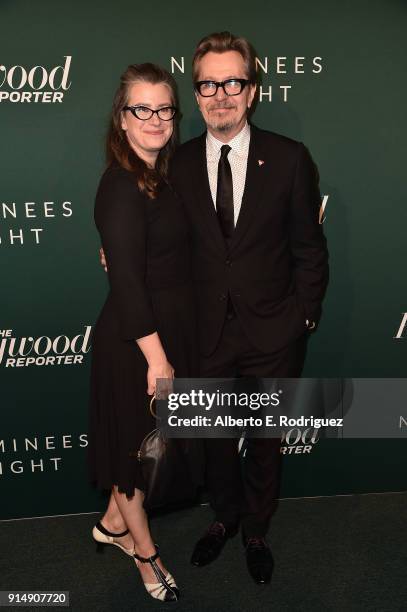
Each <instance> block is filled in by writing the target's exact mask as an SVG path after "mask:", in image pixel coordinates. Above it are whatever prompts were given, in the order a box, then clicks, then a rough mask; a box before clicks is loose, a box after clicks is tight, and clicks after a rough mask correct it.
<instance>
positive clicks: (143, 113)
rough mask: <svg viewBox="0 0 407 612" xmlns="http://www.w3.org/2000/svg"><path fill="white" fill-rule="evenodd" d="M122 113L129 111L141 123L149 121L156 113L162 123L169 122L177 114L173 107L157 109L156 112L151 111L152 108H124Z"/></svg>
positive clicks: (138, 106)
mask: <svg viewBox="0 0 407 612" xmlns="http://www.w3.org/2000/svg"><path fill="white" fill-rule="evenodd" d="M123 110H124V111H130V112H131V114H132V115H134V116H135V117H136V118H137V119H140V120H141V121H147V120H148V119H151V117H152V116H153V115H154V114H155V113H157V116H158V117H159V118H160V119H162V121H171V119H174V117H175V115H176V114H177V110H178V109H177V108H176V107H175V106H163V107H162V108H157V110H153V109H152V108H148V106H140V105H136V106H124V107H123Z"/></svg>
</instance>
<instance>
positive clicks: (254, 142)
mask: <svg viewBox="0 0 407 612" xmlns="http://www.w3.org/2000/svg"><path fill="white" fill-rule="evenodd" d="M250 129H251V135H250V145H249V155H248V159H247V170H246V181H245V188H244V192H243V198H242V205H241V208H240V213H239V217H238V219H237V223H236V228H235V231H234V233H233V238H232V242H231V245H230V250H233V249H234V248H235V247H236V246H237V244H238V243H239V242H240V240H241V239H242V237H243V236H244V234H245V233H246V231H247V229H248V227H249V225H250V223H251V221H252V220H253V218H254V217H255V215H256V211H257V208H258V206H259V203H260V195H261V192H262V189H263V187H264V182H265V178H266V175H267V174H268V173H269V171H270V168H267V164H266V163H264V162H265V160H266V152H265V151H263V150H262V147H261V145H260V142H259V135H258V131H257V128H256V127H255V126H253V125H252V126H251V128H250ZM262 162H263V163H262Z"/></svg>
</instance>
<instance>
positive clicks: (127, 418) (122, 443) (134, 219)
mask: <svg viewBox="0 0 407 612" xmlns="http://www.w3.org/2000/svg"><path fill="white" fill-rule="evenodd" d="M95 221H96V226H97V228H98V230H99V233H100V236H101V241H102V246H103V249H104V252H105V255H106V260H107V265H108V277H109V284H110V293H109V295H108V297H107V300H106V302H105V304H104V306H103V309H102V312H101V313H100V316H99V319H98V321H97V323H96V326H95V329H94V334H93V342H92V374H91V405H90V426H89V453H88V458H89V466H90V476H91V480H92V481H93V482H94V483H95V484H96V485H97V486H98V488H102V489H111V487H112V486H113V485H117V486H118V489H119V491H120V492H123V493H126V494H127V495H128V496H129V497H130V496H132V495H133V494H134V488H137V489H142V488H143V481H142V478H141V473H140V468H139V464H138V461H137V457H135V456H134V455H133V456H131V455H130V453H132V454H134V451H135V450H137V449H138V448H139V447H140V444H141V442H142V440H143V438H144V437H145V436H146V434H147V433H149V432H150V431H151V430H152V429H154V427H155V422H154V420H153V418H152V417H151V415H150V412H149V396H147V362H146V359H145V357H144V355H143V353H142V352H141V350H140V349H139V347H138V345H137V343H136V341H135V339H136V338H141V337H143V336H147V335H149V334H152V333H153V332H155V331H157V332H158V334H159V336H160V339H161V342H162V345H163V347H164V350H165V353H166V355H167V359H168V361H169V362H170V363H171V365H172V366H173V367H174V370H175V376H176V377H185V378H187V377H190V376H193V375H194V374H196V371H195V363H196V340H195V332H196V329H195V317H194V313H195V305H194V298H193V292H192V284H191V274H190V254H189V245H188V230H187V223H186V219H185V217H184V213H183V209H182V206H181V204H180V202H179V201H178V200H177V198H176V196H175V195H174V194H173V192H172V191H171V189H170V188H169V187H168V186H167V185H165V184H163V185H162V188H161V190H160V191H159V193H158V196H157V197H156V199H150V198H148V197H147V196H145V195H143V194H142V193H141V192H140V191H139V190H138V188H137V183H136V181H135V178H134V176H133V175H132V174H131V173H130V172H128V171H127V170H124V169H123V168H120V167H112V168H109V169H108V170H106V172H105V173H104V175H103V177H102V179H101V182H100V185H99V189H98V192H97V196H96V204H95Z"/></svg>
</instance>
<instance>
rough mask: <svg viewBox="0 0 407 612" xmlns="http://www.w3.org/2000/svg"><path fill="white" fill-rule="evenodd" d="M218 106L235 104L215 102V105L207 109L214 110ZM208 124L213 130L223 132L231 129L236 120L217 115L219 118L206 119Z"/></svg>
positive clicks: (226, 106) (223, 106)
mask: <svg viewBox="0 0 407 612" xmlns="http://www.w3.org/2000/svg"><path fill="white" fill-rule="evenodd" d="M218 108H231V109H233V108H235V106H233V105H231V106H229V105H227V104H222V103H220V104H217V105H216V106H214V107H212V108H210V109H208V110H209V111H212V112H215V113H216V110H217V109H218ZM208 126H209V127H210V128H212V129H213V130H216V131H217V132H222V133H223V134H225V133H227V132H230V130H232V129H233V128H234V127H235V126H236V120H233V119H222V118H221V117H219V119H215V118H214V119H209V120H208Z"/></svg>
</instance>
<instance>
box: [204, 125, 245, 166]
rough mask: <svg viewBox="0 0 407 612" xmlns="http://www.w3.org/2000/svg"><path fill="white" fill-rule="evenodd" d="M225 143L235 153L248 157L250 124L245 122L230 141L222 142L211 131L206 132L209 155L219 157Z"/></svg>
mask: <svg viewBox="0 0 407 612" xmlns="http://www.w3.org/2000/svg"><path fill="white" fill-rule="evenodd" d="M224 144H228V145H229V147H230V148H231V149H232V151H233V152H234V153H236V154H237V155H239V156H241V157H247V156H248V154H249V145H250V126H249V124H248V123H247V121H246V123H245V125H244V127H243V128H242V129H241V130H240V132H239V133H238V134H236V136H234V137H233V138H232V140H230V141H229V142H228V143H225V142H222V141H221V140H218V139H217V138H215V136H213V135H212V134H211V133H210V132H209V131H208V132H206V151H207V155H208V157H211V158H216V160H218V159H219V156H220V149H221V147H223V145H224Z"/></svg>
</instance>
